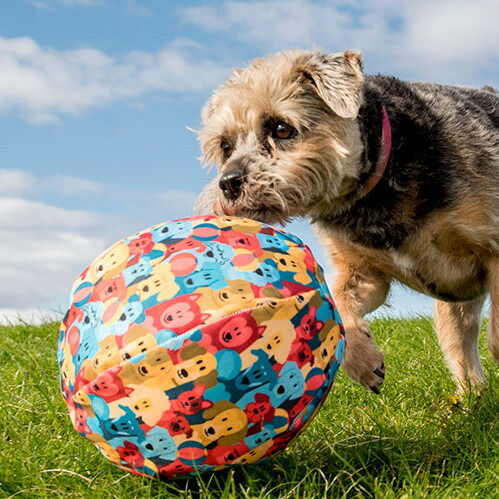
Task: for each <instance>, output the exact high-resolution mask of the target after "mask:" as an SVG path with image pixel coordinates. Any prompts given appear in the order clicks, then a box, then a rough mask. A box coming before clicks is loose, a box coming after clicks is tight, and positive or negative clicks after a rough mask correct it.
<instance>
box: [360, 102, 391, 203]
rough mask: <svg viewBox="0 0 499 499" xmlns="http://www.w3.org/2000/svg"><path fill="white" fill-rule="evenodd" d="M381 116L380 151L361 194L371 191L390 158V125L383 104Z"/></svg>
mask: <svg viewBox="0 0 499 499" xmlns="http://www.w3.org/2000/svg"><path fill="white" fill-rule="evenodd" d="M381 113H382V115H383V117H382V130H381V153H380V155H379V158H378V162H377V164H376V170H374V173H373V174H372V175H371V176H370V177H369V179H368V180H367V183H366V184H365V185H364V192H363V196H365V195H366V194H368V193H369V192H371V191H372V190H373V189H374V187H376V184H377V183H378V182H379V181H380V179H381V177H382V176H383V173H384V172H385V168H386V165H387V164H388V160H389V159H390V151H391V149H392V127H391V126H390V120H389V118H388V113H387V112H386V109H385V106H382V107H381Z"/></svg>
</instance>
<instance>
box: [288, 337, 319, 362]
mask: <svg viewBox="0 0 499 499" xmlns="http://www.w3.org/2000/svg"><path fill="white" fill-rule="evenodd" d="M290 359H291V360H294V361H295V362H296V364H297V365H298V367H299V368H300V369H301V368H302V367H303V366H304V365H305V364H308V363H310V365H313V364H314V353H313V352H312V349H311V348H310V346H309V345H308V343H307V342H306V341H305V340H303V339H298V340H295V341H294V342H293V345H292V346H291V352H290Z"/></svg>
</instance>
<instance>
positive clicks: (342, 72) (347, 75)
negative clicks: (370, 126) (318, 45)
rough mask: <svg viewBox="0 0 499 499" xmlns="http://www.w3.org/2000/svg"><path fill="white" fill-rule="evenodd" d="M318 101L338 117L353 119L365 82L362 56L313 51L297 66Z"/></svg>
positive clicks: (349, 52)
mask: <svg viewBox="0 0 499 499" xmlns="http://www.w3.org/2000/svg"><path fill="white" fill-rule="evenodd" d="M298 68H299V70H300V72H301V74H302V76H303V77H304V79H305V80H306V81H308V82H310V83H311V84H312V85H313V86H314V88H315V90H316V91H317V93H318V94H319V96H320V97H321V99H322V100H323V101H324V102H325V103H326V104H327V105H328V106H329V107H330V108H331V109H332V110H333V111H334V112H335V113H336V114H337V115H338V116H340V117H341V118H355V117H356V116H357V113H358V111H359V107H360V103H361V89H362V83H363V81H364V75H363V73H362V54H361V53H360V52H355V51H348V50H347V51H346V52H343V53H341V54H325V53H320V52H313V53H310V54H308V56H307V57H306V59H305V61H302V63H301V64H299V66H298Z"/></svg>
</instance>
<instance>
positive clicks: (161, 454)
mask: <svg viewBox="0 0 499 499" xmlns="http://www.w3.org/2000/svg"><path fill="white" fill-rule="evenodd" d="M140 449H141V451H142V455H143V456H144V457H145V458H151V457H157V458H160V459H163V460H165V461H174V460H175V458H176V457H177V445H176V444H175V440H173V438H172V437H171V436H170V434H169V433H168V431H167V430H165V429H164V428H160V427H155V428H153V429H152V430H150V431H149V432H148V433H147V435H146V440H145V441H144V442H143V443H142V444H141V445H140Z"/></svg>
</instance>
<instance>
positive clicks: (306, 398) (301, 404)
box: [289, 394, 313, 419]
mask: <svg viewBox="0 0 499 499" xmlns="http://www.w3.org/2000/svg"><path fill="white" fill-rule="evenodd" d="M312 399H313V397H312V396H311V395H306V394H305V395H303V396H302V397H301V399H300V400H299V401H298V402H297V403H296V405H295V406H294V407H293V408H292V409H290V411H289V415H290V417H291V419H294V418H296V417H297V416H299V415H300V413H301V412H302V411H303V410H304V409H305V408H306V407H307V406H308V404H310V402H311V401H312Z"/></svg>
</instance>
